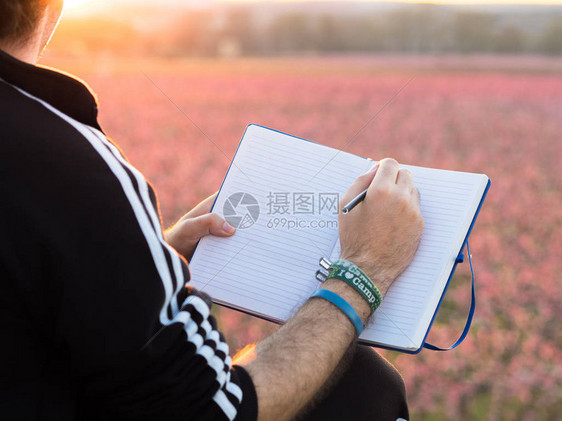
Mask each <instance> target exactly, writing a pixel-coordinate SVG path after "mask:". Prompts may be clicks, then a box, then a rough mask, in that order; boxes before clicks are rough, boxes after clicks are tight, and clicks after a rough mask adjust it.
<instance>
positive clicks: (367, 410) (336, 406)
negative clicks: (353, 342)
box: [296, 345, 408, 421]
mask: <svg viewBox="0 0 562 421" xmlns="http://www.w3.org/2000/svg"><path fill="white" fill-rule="evenodd" d="M332 377H333V378H332V380H331V381H330V384H328V385H326V387H325V388H324V389H323V390H321V391H320V392H319V393H318V395H317V396H316V397H315V398H314V399H313V401H312V402H311V403H310V404H309V406H308V407H307V408H305V409H304V410H303V411H302V412H301V413H300V414H299V416H297V418H296V420H299V421H317V420H318V421H320V420H323V421H329V420H338V421H347V420H349V421H355V420H376V421H379V420H380V421H386V420H389V421H396V420H397V419H398V418H403V419H405V420H407V419H408V405H407V403H406V388H405V387H404V381H403V380H402V376H400V374H399V373H398V371H396V369H395V368H394V367H393V366H392V365H391V364H390V363H389V362H388V361H386V360H385V359H384V358H383V357H381V356H380V355H379V354H378V353H377V352H375V351H374V350H373V349H372V348H371V347H367V346H362V345H358V346H354V347H352V348H351V349H350V350H349V351H348V353H347V354H346V355H345V356H344V357H343V358H342V361H341V363H340V364H339V366H338V368H336V370H335V372H334V374H333V376H332Z"/></svg>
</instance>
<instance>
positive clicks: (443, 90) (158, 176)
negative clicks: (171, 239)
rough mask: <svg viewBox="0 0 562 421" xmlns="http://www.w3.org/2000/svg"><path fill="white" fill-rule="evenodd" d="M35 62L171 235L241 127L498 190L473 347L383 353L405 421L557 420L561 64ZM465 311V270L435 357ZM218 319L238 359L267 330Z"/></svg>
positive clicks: (490, 213) (489, 209) (483, 248)
mask: <svg viewBox="0 0 562 421" xmlns="http://www.w3.org/2000/svg"><path fill="white" fill-rule="evenodd" d="M45 63H46V64H49V65H52V66H55V67H60V68H63V69H65V70H67V71H70V72H73V73H75V74H77V75H78V76H80V77H81V78H83V79H85V80H86V81H87V82H88V83H89V84H90V85H91V87H92V88H93V89H94V90H95V91H96V92H97V94H98V96H99V100H100V102H101V108H100V113H101V122H102V126H103V127H104V129H105V131H106V133H107V134H108V135H109V136H110V137H111V138H113V139H114V140H115V141H116V142H117V143H118V144H119V145H120V146H121V147H122V148H123V150H124V151H125V153H126V155H127V156H128V158H129V159H130V160H131V161H132V162H133V164H135V165H136V166H137V167H138V168H139V169H140V170H141V171H143V172H144V174H145V175H146V176H147V177H148V178H149V179H150V180H151V181H152V183H153V184H154V185H155V187H156V190H157V193H158V195H159V199H160V204H161V209H162V212H163V215H164V220H165V224H166V225H169V224H171V223H172V222H173V221H174V220H175V219H176V218H178V217H179V216H181V215H182V214H183V213H184V212H186V211H187V210H189V209H190V208H191V207H192V206H193V205H195V204H196V203H197V202H198V201H200V200H201V199H203V198H205V197H206V196H208V195H210V194H212V193H213V192H214V191H216V190H217V189H218V188H219V186H220V184H221V181H222V178H223V177H224V175H225V172H226V169H227V168H228V165H229V160H230V159H231V158H232V156H233V154H234V152H235V150H236V146H237V144H238V142H239V140H240V137H241V135H242V133H243V131H244V128H245V127H246V125H248V124H249V123H257V124H261V125H265V126H269V127H272V128H276V129H279V130H281V131H285V132H289V133H291V134H294V135H297V136H300V137H304V138H308V139H311V140H314V141H316V142H320V143H324V144H327V145H330V146H334V147H337V148H344V149H345V150H347V151H350V152H352V153H355V154H359V155H363V156H370V157H372V158H374V159H380V158H383V157H386V156H392V157H394V158H396V159H398V160H399V161H400V162H402V163H406V164H412V165H419V166H428V167H439V168H444V169H452V170H460V171H470V172H482V173H486V174H488V176H489V177H490V178H491V179H492V188H491V190H490V193H489V195H488V198H487V200H486V203H485V206H484V207H483V209H482V212H481V214H480V217H479V219H478V221H477V224H476V226H475V228H474V231H473V235H472V237H471V243H470V244H471V251H472V254H473V263H474V266H475V271H476V277H477V278H476V282H477V308H476V314H475V317H474V322H473V325H472V329H471V331H470V333H469V336H468V337H467V339H466V340H465V342H464V343H463V344H462V345H461V346H460V347H459V348H457V349H455V350H454V351H450V352H447V353H435V352H431V351H423V352H422V353H421V354H419V355H405V354H399V353H394V352H383V354H384V355H385V356H386V357H387V358H388V359H390V360H391V361H392V362H393V363H394V364H395V365H396V366H397V367H398V368H399V369H400V371H401V372H402V374H403V376H404V379H405V382H406V385H407V391H408V397H409V403H410V408H411V411H412V413H413V417H412V419H427V420H441V419H443V420H449V419H455V420H473V419H482V420H552V419H556V418H558V417H559V416H560V415H559V414H560V413H562V323H561V319H562V305H561V303H562V260H561V259H562V62H561V60H560V59H539V58H529V59H526V58H517V57H510V58H508V59H501V58H494V57H485V58H482V57H480V58H478V59H475V60H474V61H471V60H470V58H466V57H464V58H450V57H449V58H447V57H444V58H442V59H439V58H403V59H401V58H399V57H374V58H369V57H335V58H325V59H322V58H301V59H294V58H278V59H237V60H231V61H228V60H223V61H221V60H211V59H209V60H203V59H194V60H192V61H190V60H188V59H185V60H183V59H182V60H179V59H178V60H164V59H155V60H149V59H138V60H132V59H131V60H129V59H121V60H118V59H111V58H103V57H98V58H96V59H90V61H87V62H82V61H81V62H77V61H72V60H69V59H64V58H58V57H54V56H51V57H49V56H47V57H46V59H45ZM412 78H413V79H412ZM406 85H407V86H406ZM402 88H404V89H403V90H402V92H400V94H399V95H397V96H396V97H395V98H394V100H393V101H391V102H390V103H389V101H390V100H391V99H392V98H393V97H394V96H395V94H396V93H397V92H398V91H399V90H400V89H402ZM377 113H379V114H378V115H377ZM375 115H377V116H376V117H375V118H374V119H373V120H372V121H371V122H370V123H369V124H368V125H366V126H365V127H363V126H364V125H365V123H366V122H368V121H369V120H370V119H371V118H372V117H373V116H375ZM362 127H363V129H362V130H361V131H360V132H359V133H358V131H359V130H360V129H361V128H362ZM350 139H351V141H350ZM462 266H464V267H462ZM469 299H470V271H469V269H468V264H464V265H461V267H459V268H458V270H457V273H456V275H455V278H454V279H453V281H452V285H451V287H450V289H449V291H448V293H447V296H446V299H445V302H444V304H443V306H442V308H441V311H440V313H439V315H438V318H437V321H436V323H435V325H434V327H433V329H432V331H431V333H430V336H429V339H430V342H432V343H435V344H439V345H442V346H445V345H447V346H448V345H450V344H451V343H453V342H454V340H456V338H457V337H458V335H459V334H460V332H461V330H462V327H463V326H464V320H465V317H466V313H467V311H468V307H469ZM217 314H218V316H219V321H220V324H221V327H222V329H223V331H224V332H225V334H226V336H227V337H228V338H229V341H230V345H231V348H232V353H234V352H235V351H236V350H237V349H239V348H240V347H242V346H243V345H244V344H246V343H248V342H250V341H257V340H259V339H260V338H262V337H263V336H265V335H266V334H267V333H268V332H270V331H271V330H272V329H274V328H275V327H274V326H273V325H272V324H269V323H267V322H264V321H260V320H257V319H254V318H251V317H249V316H244V315H241V314H239V313H237V312H234V311H230V310H225V309H220V310H217Z"/></svg>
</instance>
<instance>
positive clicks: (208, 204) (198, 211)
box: [185, 192, 218, 218]
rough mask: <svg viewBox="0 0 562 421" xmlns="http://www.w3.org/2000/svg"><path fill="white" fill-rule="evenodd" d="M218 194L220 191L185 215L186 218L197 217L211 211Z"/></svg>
mask: <svg viewBox="0 0 562 421" xmlns="http://www.w3.org/2000/svg"><path fill="white" fill-rule="evenodd" d="M217 194H218V192H216V193H215V194H213V195H212V196H209V197H207V198H206V199H205V200H203V201H202V202H200V203H199V204H198V205H197V206H195V207H194V208H193V209H191V210H190V211H189V212H188V213H187V214H186V215H185V218H196V217H198V216H201V215H205V214H206V213H209V212H211V208H212V207H213V203H214V202H215V199H216V197H217Z"/></svg>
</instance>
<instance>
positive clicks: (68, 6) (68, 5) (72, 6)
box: [64, 0, 93, 10]
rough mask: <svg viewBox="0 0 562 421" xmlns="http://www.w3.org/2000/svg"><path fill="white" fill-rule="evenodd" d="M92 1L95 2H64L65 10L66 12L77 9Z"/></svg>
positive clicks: (69, 0) (70, 0)
mask: <svg viewBox="0 0 562 421" xmlns="http://www.w3.org/2000/svg"><path fill="white" fill-rule="evenodd" d="M92 1H93V0H64V8H65V9H66V10H71V9H77V8H79V7H82V6H84V5H86V4H88V3H91V2H92Z"/></svg>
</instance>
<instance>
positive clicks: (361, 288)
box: [328, 259, 382, 312]
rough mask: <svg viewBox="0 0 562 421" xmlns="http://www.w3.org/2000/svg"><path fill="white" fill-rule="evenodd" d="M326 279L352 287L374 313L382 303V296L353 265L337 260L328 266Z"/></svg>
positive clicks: (371, 282)
mask: <svg viewBox="0 0 562 421" xmlns="http://www.w3.org/2000/svg"><path fill="white" fill-rule="evenodd" d="M328 278H335V279H339V280H341V281H344V282H346V283H347V284H349V285H350V286H352V287H353V288H354V289H355V290H356V291H357V292H358V293H359V294H361V296H362V297H363V298H364V299H365V300H366V301H367V303H369V306H371V310H372V311H373V312H374V311H375V310H376V309H377V308H378V307H379V306H380V305H381V303H382V294H381V292H380V291H379V289H378V288H377V287H376V286H375V284H374V283H373V281H371V280H370V279H369V277H368V276H367V275H366V274H365V273H364V272H363V271H362V270H361V269H359V267H358V266H357V265H355V264H354V263H352V262H350V261H347V260H343V259H338V260H336V261H335V262H333V263H332V264H331V265H330V272H329V275H328Z"/></svg>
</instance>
